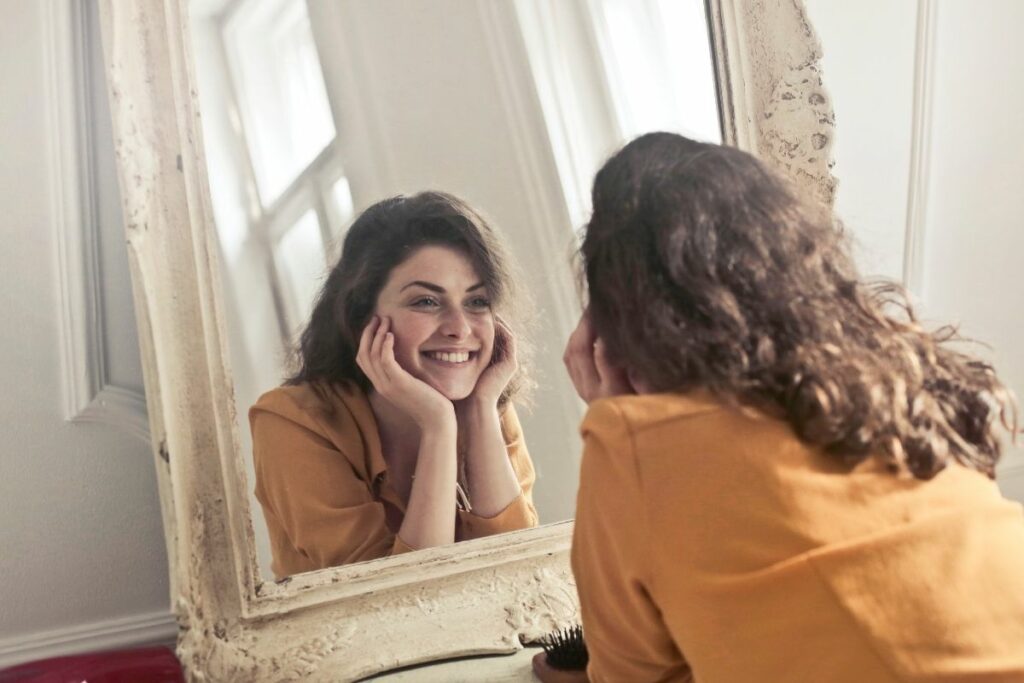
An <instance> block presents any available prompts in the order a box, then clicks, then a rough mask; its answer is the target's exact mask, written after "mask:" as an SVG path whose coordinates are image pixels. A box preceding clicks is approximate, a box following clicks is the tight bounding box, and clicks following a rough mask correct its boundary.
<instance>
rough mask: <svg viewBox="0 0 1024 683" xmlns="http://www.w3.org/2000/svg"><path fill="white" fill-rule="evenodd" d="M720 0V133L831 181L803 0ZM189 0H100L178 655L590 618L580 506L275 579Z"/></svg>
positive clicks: (482, 633) (827, 196) (388, 658)
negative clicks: (260, 535)
mask: <svg viewBox="0 0 1024 683" xmlns="http://www.w3.org/2000/svg"><path fill="white" fill-rule="evenodd" d="M707 1H708V8H709V17H710V23H711V27H710V28H711V32H712V38H713V40H712V43H713V45H714V48H715V52H716V69H717V81H718V85H719V96H720V99H721V103H722V107H721V110H722V122H723V130H724V138H725V140H726V141H727V142H728V143H730V144H735V145H738V146H739V147H742V148H744V149H747V150H749V151H751V152H753V153H755V154H757V155H759V156H761V157H762V158H765V159H767V160H769V161H771V162H773V163H774V164H776V165H777V166H778V167H780V168H782V169H783V170H784V171H786V172H787V173H788V174H790V175H791V176H792V177H793V178H795V179H796V180H797V181H798V182H800V183H801V184H802V185H804V186H805V187H807V188H808V189H809V190H810V191H812V192H814V193H816V194H817V195H818V196H819V197H820V198H822V199H824V200H825V201H831V197H832V193H833V189H834V180H833V178H832V176H831V174H830V166H831V152H830V150H831V142H832V134H833V129H834V117H833V114H832V109H831V105H830V103H829V100H828V96H827V94H826V93H825V91H824V90H823V87H822V82H821V74H820V69H819V59H820V56H821V52H820V48H819V45H818V42H817V38H816V37H815V34H814V31H813V29H812V28H811V26H810V24H809V22H808V20H807V16H806V12H805V11H804V8H803V6H802V3H801V2H800V0H707ZM186 5H187V0H100V8H101V23H102V32H103V42H104V52H105V58H106V62H107V77H108V83H109V89H110V99H111V113H112V117H113V123H114V138H115V151H116V157H117V162H118V168H119V175H120V181H121V191H122V197H123V204H124V216H125V222H126V225H125V229H126V233H127V239H128V248H129V260H130V264H131V270H132V278H133V288H134V296H135V302H136V310H137V318H138V323H139V337H140V345H141V347H142V358H143V366H144V373H145V382H146V398H147V404H148V406H149V418H150V430H151V433H152V440H153V447H154V452H155V453H156V454H157V455H158V457H157V458H156V463H157V465H158V470H159V474H160V480H161V484H162V486H161V493H162V495H163V497H164V501H163V502H164V505H165V510H167V511H168V514H167V518H166V520H165V526H166V531H167V534H168V545H169V547H170V548H171V553H170V571H171V577H172V581H171V583H172V591H173V593H172V598H173V600H174V608H175V611H176V613H177V616H178V620H179V624H180V627H181V630H180V637H179V644H178V655H179V657H180V658H181V660H182V662H183V664H184V666H185V668H186V671H187V673H188V675H189V677H190V679H191V680H213V681H264V680H292V679H301V680H333V681H337V680H349V679H354V678H358V677H362V676H367V675H370V674H372V673H374V672H378V671H383V670H386V669H390V668H394V667H398V666H405V665H409V664H414V663H418V662H426V661H432V660H437V659H442V658H450V657H456V656H462V655H472V654H483V653H509V652H513V651H516V650H517V649H519V648H521V647H522V643H523V642H524V641H530V640H534V639H536V638H537V637H538V636H540V635H542V634H544V633H546V632H548V631H550V630H551V629H553V628H555V627H557V626H562V625H566V624H567V623H569V622H571V621H574V620H576V619H577V618H578V616H577V609H578V603H577V599H576V594H575V586H574V584H573V581H572V577H571V573H570V569H569V563H568V549H569V543H570V537H571V532H572V523H571V522H566V523H561V524H554V525H549V526H545V527H541V528H539V529H532V530H527V531H521V532H517V533H514V534H508V535H504V536H499V537H494V538H485V539H479V540H475V541H471V542H467V543H462V544H459V545H457V546H450V547H442V548H433V549H430V550H425V551H421V552H418V553H412V554H406V555H401V556H398V557H392V558H385V559H381V560H376V561H373V562H367V563H363V564H357V565H352V566H347V567H338V568H334V569H328V570H323V571H318V572H312V573H308V574H300V575H298V576H295V577H292V578H291V579H289V580H287V581H286V582H284V583H280V584H277V583H267V582H263V581H262V580H261V579H260V575H259V571H258V569H257V566H256V558H255V554H254V551H253V542H252V533H253V532H252V525H251V522H250V517H249V510H248V507H247V500H248V497H247V494H246V491H245V483H244V476H243V474H242V473H243V472H244V471H245V470H244V467H243V462H242V461H241V455H240V453H239V448H238V445H237V444H238V435H237V433H236V429H237V427H236V420H235V406H234V400H233V390H232V382H231V376H230V371H229V368H228V364H227V357H228V351H227V348H228V347H227V342H226V338H225V332H224V323H223V312H222V303H221V301H220V300H219V296H218V292H220V291H221V289H220V286H219V282H218V278H219V274H218V265H217V262H216V254H217V250H216V248H215V242H214V240H215V239H216V238H215V234H216V232H215V229H214V226H213V218H212V211H211V208H210V199H209V190H208V185H207V177H206V166H205V161H204V157H203V147H202V141H201V126H200V121H199V111H198V97H197V93H196V86H195V78H194V74H193V73H192V69H193V64H192V58H191V53H190V46H189V42H188V30H187V29H188V23H187V16H186ZM168 499H169V500H168Z"/></svg>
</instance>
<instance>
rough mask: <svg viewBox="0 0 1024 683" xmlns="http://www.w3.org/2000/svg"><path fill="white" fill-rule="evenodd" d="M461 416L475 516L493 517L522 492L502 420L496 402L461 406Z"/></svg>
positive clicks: (470, 402) (459, 413)
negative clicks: (509, 455) (506, 443)
mask: <svg viewBox="0 0 1024 683" xmlns="http://www.w3.org/2000/svg"><path fill="white" fill-rule="evenodd" d="M458 415H459V428H460V430H461V431H462V433H463V439H464V443H465V448H466V478H467V483H468V484H469V500H470V503H471V504H472V506H473V514H475V515H477V516H479V517H493V516H495V515H497V514H498V513H499V512H501V511H502V510H504V509H505V508H507V507H508V506H509V504H510V503H512V501H514V500H515V499H516V498H518V497H519V495H520V494H521V493H522V489H521V488H520V487H519V480H518V479H517V478H516V473H515V470H514V469H512V463H511V461H510V460H509V457H508V449H507V447H506V446H505V439H504V437H503V435H502V433H501V417H500V416H499V415H498V409H497V407H496V406H495V404H494V403H485V402H479V401H469V402H467V403H466V404H464V405H460V406H459V412H458Z"/></svg>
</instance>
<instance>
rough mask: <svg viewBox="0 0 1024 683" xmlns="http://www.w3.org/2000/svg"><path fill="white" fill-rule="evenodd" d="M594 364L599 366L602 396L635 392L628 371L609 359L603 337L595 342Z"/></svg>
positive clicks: (598, 372)
mask: <svg viewBox="0 0 1024 683" xmlns="http://www.w3.org/2000/svg"><path fill="white" fill-rule="evenodd" d="M594 365H595V367H596V368H597V374H598V377H599V380H600V386H601V395H602V396H618V395H619V394H632V393H635V392H634V391H633V385H632V384H631V383H630V381H629V375H628V374H627V373H626V371H625V370H624V369H622V368H621V367H619V366H618V365H615V364H614V363H612V362H611V361H610V360H609V358H608V346H607V345H606V344H605V343H604V340H603V339H598V340H597V342H595V343H594Z"/></svg>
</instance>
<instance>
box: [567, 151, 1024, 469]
mask: <svg viewBox="0 0 1024 683" xmlns="http://www.w3.org/2000/svg"><path fill="white" fill-rule="evenodd" d="M581 257H582V265H583V268H584V269H585V278H586V286H587V289H588V293H589V299H590V301H589V307H590V316H591V319H592V322H593V325H594V328H595V331H596V332H597V334H598V335H599V336H600V337H601V338H602V339H603V340H604V342H605V344H606V345H607V347H608V350H609V352H610V355H611V357H613V358H617V359H621V363H622V365H623V366H624V367H625V368H626V369H628V370H629V372H630V373H631V374H632V375H633V376H634V377H635V378H637V379H638V380H639V381H640V382H642V383H643V384H645V385H647V386H649V387H650V388H651V389H653V390H655V391H670V392H685V391H689V390H693V389H697V388H703V389H707V390H709V391H711V392H712V393H713V394H715V395H716V396H719V397H720V398H722V399H724V400H727V401H729V402H732V403H734V404H735V403H741V404H748V405H755V406H757V407H760V408H762V409H765V410H767V411H768V412H770V413H772V414H775V415H778V416H781V417H783V418H784V419H786V420H787V421H788V422H789V423H790V424H791V425H792V427H793V429H794V430H795V432H796V434H797V435H798V436H799V437H800V438H801V439H803V440H804V441H805V442H808V443H810V444H813V445H817V446H821V447H822V448H823V449H824V450H825V451H826V452H828V453H831V454H835V455H836V456H838V457H841V458H843V459H844V460H845V461H847V462H848V463H849V464H850V465H854V464H856V463H859V462H861V461H862V460H864V459H866V458H868V457H869V456H871V455H872V454H877V455H879V456H880V457H882V458H884V459H885V460H886V461H887V462H888V463H889V464H890V466H891V467H892V468H893V469H894V470H902V471H909V472H911V473H912V474H913V475H914V476H915V477H917V478H919V479H929V478H931V477H933V476H934V475H935V474H936V473H938V472H939V471H941V470H942V469H943V468H944V467H945V466H946V465H947V464H948V463H949V461H950V460H951V459H952V460H955V461H957V462H959V463H961V464H963V465H966V466H968V467H971V468H974V469H976V470H979V471H981V472H984V473H985V474H987V475H989V476H990V477H994V474H995V465H996V462H997V461H998V459H999V456H1000V454H1001V450H1002V445H1001V443H1000V440H999V438H998V436H999V435H998V431H999V429H998V423H1001V424H1002V426H1003V427H1005V428H1007V429H1008V430H1010V432H1011V433H1016V427H1017V407H1016V404H1015V401H1014V398H1013V396H1012V394H1011V393H1010V392H1009V391H1008V390H1007V388H1006V387H1005V386H1004V385H1003V384H1002V383H1001V382H1000V381H999V379H998V378H997V377H996V375H995V372H994V371H993V369H992V367H991V366H990V365H988V364H987V363H985V362H983V361H981V360H978V359H975V358H972V357H970V356H968V355H965V354H963V353H961V352H958V351H955V350H953V349H952V348H950V344H949V342H952V341H955V340H957V339H959V337H958V336H957V334H956V331H955V330H954V329H952V328H948V327H947V328H942V329H940V330H939V331H937V332H927V331H925V330H924V329H923V328H922V327H921V326H920V325H919V324H918V322H917V320H916V319H915V317H914V314H913V311H912V310H911V308H910V306H909V303H908V302H907V297H906V294H905V292H904V290H903V289H902V288H901V287H899V286H898V285H895V284H892V283H878V284H868V283H864V282H862V281H861V280H860V279H859V277H858V275H857V272H856V270H855V268H854V266H853V263H852V259H851V258H850V257H849V255H848V249H847V245H846V241H845V238H844V236H843V233H842V230H841V229H840V226H839V225H838V223H837V222H836V221H835V220H834V218H833V217H832V215H831V213H830V212H829V211H827V210H825V209H824V208H823V207H819V206H817V205H816V204H814V203H812V202H810V201H808V200H805V199H803V198H801V197H800V196H799V195H798V194H797V193H796V192H795V191H794V190H793V189H792V188H791V187H790V186H789V185H788V184H787V183H786V182H785V181H784V180H783V179H782V178H781V177H780V175H778V174H777V173H776V172H774V171H772V170H770V169H769V168H768V167H767V166H766V165H765V164H764V163H762V162H761V161H759V160H758V159H756V158H754V157H753V156H751V155H749V154H747V153H745V152H742V151H740V150H738V149H734V148H729V147H723V146H719V145H711V144H702V143H698V142H694V141H692V140H689V139H687V138H684V137H682V136H679V135H675V134H670V133H651V134H648V135H644V136H642V137H640V138H637V139H636V140H634V141H632V142H630V143H629V144H628V145H626V146H625V147H624V148H623V149H622V150H621V151H619V152H618V153H617V154H616V155H615V156H613V157H612V158H611V159H610V160H609V161H608V162H607V163H606V164H605V165H604V167H603V168H602V169H601V170H600V171H599V172H598V174H597V177H596V179H595V180H594V188H593V215H592V217H591V219H590V222H589V224H588V226H587V228H586V234H585V237H584V241H583V244H582V248H581Z"/></svg>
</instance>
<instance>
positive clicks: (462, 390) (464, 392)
mask: <svg viewBox="0 0 1024 683" xmlns="http://www.w3.org/2000/svg"><path fill="white" fill-rule="evenodd" d="M431 386H433V387H434V388H435V389H437V391H438V393H440V394H441V395H442V396H444V397H445V398H446V399H448V400H449V401H461V400H463V399H466V398H469V396H470V395H471V394H472V393H473V389H474V388H475V386H472V387H468V388H467V387H450V386H447V387H439V386H437V385H431Z"/></svg>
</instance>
